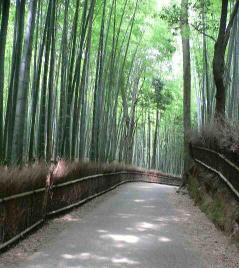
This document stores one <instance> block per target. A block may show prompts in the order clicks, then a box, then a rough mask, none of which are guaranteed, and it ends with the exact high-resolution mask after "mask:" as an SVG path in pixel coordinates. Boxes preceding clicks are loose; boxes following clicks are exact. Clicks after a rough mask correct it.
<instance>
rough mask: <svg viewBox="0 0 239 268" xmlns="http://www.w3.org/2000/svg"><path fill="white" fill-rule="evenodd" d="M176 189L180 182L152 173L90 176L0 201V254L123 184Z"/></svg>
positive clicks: (134, 172)
mask: <svg viewBox="0 0 239 268" xmlns="http://www.w3.org/2000/svg"><path fill="white" fill-rule="evenodd" d="M140 181H143V182H149V183H159V184H167V185H174V186H180V184H181V178H180V177H176V176H172V175H167V174H162V173H155V172H150V171H149V172H139V171H130V172H125V171H122V172H116V173H108V174H98V175H92V176H88V177H84V178H80V179H77V180H70V181H67V182H63V183H59V184H54V185H53V186H52V187H51V188H49V187H46V188H39V189H36V190H33V191H28V192H25V193H19V194H14V195H12V196H8V197H4V198H1V199H0V252H1V251H3V250H4V249H6V248H7V247H8V246H10V245H11V244H13V243H15V242H16V241H18V240H19V239H21V238H22V237H24V236H25V235H26V234H27V233H29V232H30V231H32V230H33V229H34V228H36V227H37V226H40V225H41V224H43V223H44V221H45V220H46V219H47V218H49V217H52V216H54V215H56V214H58V213H61V212H64V211H66V210H69V209H71V208H73V207H76V206H79V205H81V204H83V203H85V202H87V201H89V200H91V199H93V198H95V197H97V196H99V195H102V194H104V193H106V192H108V191H110V190H112V189H114V188H116V187H118V186H119V185H121V184H123V183H127V182H140Z"/></svg>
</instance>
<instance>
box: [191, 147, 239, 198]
mask: <svg viewBox="0 0 239 268" xmlns="http://www.w3.org/2000/svg"><path fill="white" fill-rule="evenodd" d="M191 156H192V158H193V159H194V161H195V162H197V163H198V164H200V165H201V166H203V167H205V168H206V169H208V170H210V171H212V172H214V173H216V174H217V175H218V176H219V177H220V178H221V179H222V180H223V181H224V183H226V184H227V186H228V187H229V188H230V189H231V190H232V192H233V193H234V194H235V196H236V197H237V198H238V199H239V167H238V166H237V165H236V164H235V163H233V162H232V161H231V160H229V159H228V158H226V157H225V156H224V155H223V154H220V153H218V152H216V151H214V150H211V149H208V148H204V147H199V146H193V145H192V146H191Z"/></svg>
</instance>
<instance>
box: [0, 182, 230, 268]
mask: <svg viewBox="0 0 239 268" xmlns="http://www.w3.org/2000/svg"><path fill="white" fill-rule="evenodd" d="M175 189H176V188H175V187H170V186H163V185H156V184H146V183H134V184H133V183H129V184H125V185H122V186H121V187H119V188H118V189H117V190H115V191H113V192H111V193H109V194H107V195H106V196H104V197H100V198H99V199H96V200H94V201H93V202H92V204H91V205H89V204H87V205H86V206H88V208H87V209H84V207H83V208H79V209H77V210H74V211H73V212H71V213H69V214H67V215H65V216H62V217H60V218H58V219H55V220H53V222H51V223H50V224H49V226H48V227H47V228H48V230H50V231H47V230H46V232H45V233H46V234H47V237H45V238H44V239H43V241H41V242H37V241H38V235H35V234H34V235H35V236H36V237H35V238H34V235H33V238H31V237H30V238H29V239H27V240H31V239H33V243H34V241H35V243H36V245H35V248H34V249H33V250H32V253H31V254H27V255H25V256H23V257H22V258H20V257H19V255H21V252H20V253H18V254H15V256H16V259H15V260H12V261H11V262H5V263H4V258H3V260H2V261H1V259H0V267H22V268H23V267H24V268H25V267H34V268H41V267H42V268H43V267H44V268H50V267H58V268H61V267H62V268H63V267H79V268H86V267H88V268H93V267H96V268H103V267H104V268H106V267H107V268H111V267H112V268H114V267H137V268H141V267H142V268H158V267H172V268H174V267H180V268H181V267H182V268H187V267H188V268H191V267H219V266H213V265H212V263H213V262H211V263H210V262H209V260H207V261H206V260H205V258H204V257H203V256H202V254H201V252H200V250H198V249H197V247H194V246H193V243H192V241H190V236H189V235H188V234H187V233H186V232H185V229H184V228H183V227H182V226H183V225H182V224H180V222H183V220H184V218H185V217H189V216H190V215H189V214H187V211H181V210H178V209H176V208H175V206H174V205H173V202H171V201H170V195H173V194H174V195H175ZM89 206H90V207H89ZM44 228H45V229H46V227H44ZM44 228H43V229H44ZM43 231H44V230H43ZM40 232H42V231H40ZM34 239H35V240H34ZM22 244H23V247H24V242H23V243H22ZM27 245H29V244H25V247H27ZM18 247H21V244H20V245H18ZM15 250H16V249H15ZM13 251H14V249H13ZM23 255H24V254H23ZM18 257H19V259H18ZM1 263H2V264H1ZM228 267H230V266H228Z"/></svg>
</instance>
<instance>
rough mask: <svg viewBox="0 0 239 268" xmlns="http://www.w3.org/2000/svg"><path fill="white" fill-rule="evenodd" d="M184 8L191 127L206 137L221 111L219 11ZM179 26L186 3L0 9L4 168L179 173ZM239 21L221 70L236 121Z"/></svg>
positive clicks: (52, 2) (129, 1) (26, 1)
mask: <svg viewBox="0 0 239 268" xmlns="http://www.w3.org/2000/svg"><path fill="white" fill-rule="evenodd" d="M234 2H235V1H230V2H229V8H228V13H229V12H230V11H231V10H232V9H233V5H234ZM187 7H188V11H189V28H190V31H188V32H187V33H184V34H185V35H188V36H190V41H191V46H190V48H191V54H192V56H191V65H192V77H193V79H192V123H193V124H194V125H195V126H202V125H203V124H205V123H206V122H207V121H209V120H210V119H211V118H212V116H213V111H214V107H215V98H214V96H215V90H216V89H215V83H214V79H213V68H212V67H213V66H212V60H213V56H214V43H215V40H216V39H217V33H218V29H219V22H220V14H221V1H219V0H214V1H208V0H201V1H191V2H190V3H189V4H187ZM181 17H182V16H181V7H180V1H173V0H172V1H170V0H168V1H165V0H90V1H88V0H3V1H1V2H0V21H1V28H0V30H1V32H0V160H1V162H2V163H5V164H20V163H24V162H31V161H35V160H38V159H39V160H46V161H50V160H52V159H56V158H57V157H61V158H65V159H71V160H74V159H82V160H83V159H90V160H92V161H101V162H112V161H122V162H125V163H126V164H135V165H138V166H142V167H147V168H155V169H160V170H162V171H165V172H169V173H175V174H180V173H181V172H182V168H183V154H184V153H183V57H182V48H181V38H180V31H179V29H180V27H181V24H182V18H181ZM237 17H238V16H237ZM237 17H236V19H235V20H234V23H233V27H232V32H231V35H230V39H229V46H228V48H227V51H226V57H227V59H226V68H225V69H226V71H225V81H226V82H225V85H226V88H227V91H226V92H227V99H226V114H227V116H228V117H229V118H233V119H238V110H239V106H238V102H237V99H236V98H235V96H237V94H238V93H237V92H238V90H237V84H238V83H237V82H238V81H237V80H238V55H239V53H238V49H239V46H238V42H237V41H238V40H237V37H238V36H239V35H238V31H239V27H238V23H239V18H237Z"/></svg>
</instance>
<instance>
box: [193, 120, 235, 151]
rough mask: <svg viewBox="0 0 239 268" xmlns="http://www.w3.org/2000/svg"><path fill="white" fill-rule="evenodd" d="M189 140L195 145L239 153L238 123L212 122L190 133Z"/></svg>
mask: <svg viewBox="0 0 239 268" xmlns="http://www.w3.org/2000/svg"><path fill="white" fill-rule="evenodd" d="M191 142H192V144H194V145H197V146H203V147H206V148H210V149H214V150H216V151H219V152H220V151H226V152H233V153H236V154H239V125H238V123H233V122H231V123H228V122H226V123H224V124H222V123H221V122H220V121H217V122H212V123H210V124H207V125H206V126H204V127H203V128H202V129H201V130H200V131H199V132H198V131H193V132H192V133H191Z"/></svg>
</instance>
